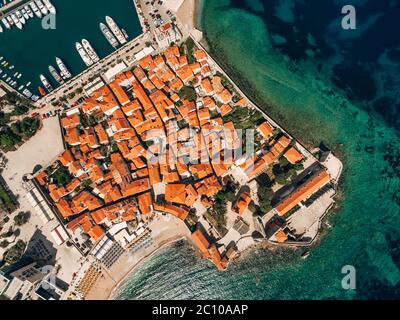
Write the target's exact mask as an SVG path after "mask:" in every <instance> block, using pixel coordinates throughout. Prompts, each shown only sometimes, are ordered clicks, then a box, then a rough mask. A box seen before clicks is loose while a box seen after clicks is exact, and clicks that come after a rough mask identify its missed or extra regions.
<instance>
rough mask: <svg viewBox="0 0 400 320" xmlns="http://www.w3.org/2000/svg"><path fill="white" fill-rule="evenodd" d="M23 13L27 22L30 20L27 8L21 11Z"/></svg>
mask: <svg viewBox="0 0 400 320" xmlns="http://www.w3.org/2000/svg"><path fill="white" fill-rule="evenodd" d="M21 13H22V15H23V16H24V18H25V20H27V21H28V20H29V15H28V12H26V10H25V7H24V8H22V9H21Z"/></svg>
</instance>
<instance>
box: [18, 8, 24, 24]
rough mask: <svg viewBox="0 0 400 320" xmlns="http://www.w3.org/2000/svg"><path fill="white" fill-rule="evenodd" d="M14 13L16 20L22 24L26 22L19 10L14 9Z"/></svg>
mask: <svg viewBox="0 0 400 320" xmlns="http://www.w3.org/2000/svg"><path fill="white" fill-rule="evenodd" d="M15 15H16V16H17V18H18V20H19V21H21V22H22V24H25V23H26V20H25V18H24V16H23V15H22V13H21V11H19V10H16V11H15Z"/></svg>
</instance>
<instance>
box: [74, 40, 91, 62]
mask: <svg viewBox="0 0 400 320" xmlns="http://www.w3.org/2000/svg"><path fill="white" fill-rule="evenodd" d="M75 46H76V50H78V53H79V55H80V56H81V58H82V60H83V62H84V63H85V64H86V66H88V67H89V66H91V65H92V64H93V60H92V59H90V57H89V55H88V54H87V52H86V50H85V49H84V48H83V47H82V45H81V44H80V43H79V42H76V43H75Z"/></svg>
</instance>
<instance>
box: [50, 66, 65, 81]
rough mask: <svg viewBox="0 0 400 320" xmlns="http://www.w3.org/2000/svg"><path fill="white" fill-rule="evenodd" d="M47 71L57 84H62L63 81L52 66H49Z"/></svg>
mask: <svg viewBox="0 0 400 320" xmlns="http://www.w3.org/2000/svg"><path fill="white" fill-rule="evenodd" d="M49 71H50V74H51V75H52V76H53V78H54V79H55V80H56V81H57V82H58V83H59V84H62V83H64V80H63V79H62V78H61V76H60V74H59V73H58V72H57V70H56V69H55V68H54V67H53V66H49Z"/></svg>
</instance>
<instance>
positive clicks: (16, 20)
mask: <svg viewBox="0 0 400 320" xmlns="http://www.w3.org/2000/svg"><path fill="white" fill-rule="evenodd" d="M11 18H12V21H13V22H14V24H15V25H16V26H17V28H18V29H22V23H21V21H19V20H18V18H17V16H16V15H15V14H14V13H11Z"/></svg>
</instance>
